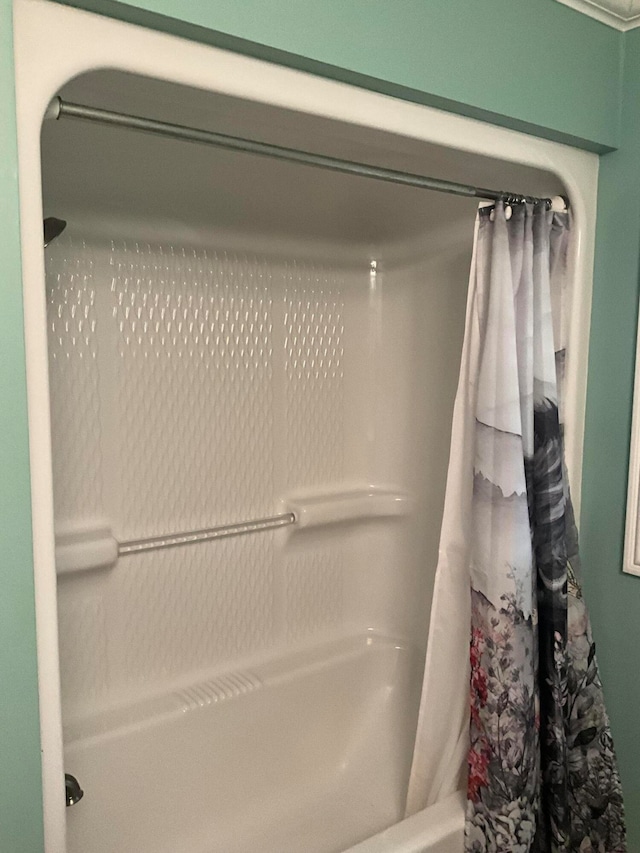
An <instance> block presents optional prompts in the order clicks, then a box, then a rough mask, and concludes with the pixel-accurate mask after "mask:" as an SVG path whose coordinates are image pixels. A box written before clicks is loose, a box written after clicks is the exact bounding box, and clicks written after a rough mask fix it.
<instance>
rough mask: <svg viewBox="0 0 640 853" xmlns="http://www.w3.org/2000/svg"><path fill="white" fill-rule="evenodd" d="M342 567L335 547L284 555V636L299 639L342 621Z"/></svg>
mask: <svg viewBox="0 0 640 853" xmlns="http://www.w3.org/2000/svg"><path fill="white" fill-rule="evenodd" d="M344 570H345V567H344V560H343V556H342V554H341V553H340V551H339V549H337V548H333V549H331V550H329V549H326V548H324V549H322V550H320V551H317V552H315V553H309V554H301V555H299V556H296V557H290V558H288V559H287V561H286V563H285V568H284V578H285V583H284V587H285V597H286V624H287V637H288V639H290V640H300V639H303V638H306V637H310V636H312V635H313V634H316V633H320V632H324V631H328V630H330V629H332V628H338V627H340V626H341V625H342V623H343V618H344Z"/></svg>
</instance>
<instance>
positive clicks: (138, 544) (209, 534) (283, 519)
mask: <svg viewBox="0 0 640 853" xmlns="http://www.w3.org/2000/svg"><path fill="white" fill-rule="evenodd" d="M295 522H296V517H295V515H294V513H292V512H285V513H282V514H281V515H270V516H268V517H267V518H256V519H254V520H252V521H240V522H238V523H236V524H222V525H219V526H218V527H206V528H205V529H204V530H189V531H187V532H186V533H171V534H169V535H168V536H150V537H149V538H148V539H130V540H129V541H127V542H119V543H118V556H119V557H125V556H126V555H127V554H141V553H142V552H143V551H159V550H161V549H162V548H174V547H175V546H177V545H193V544H194V543H196V542H209V541H210V540H212V539H223V538H224V537H225V536H240V535H242V534H244V533H257V532H258V531H260V530H272V529H273V528H275V527H286V526H287V525H289V524H295Z"/></svg>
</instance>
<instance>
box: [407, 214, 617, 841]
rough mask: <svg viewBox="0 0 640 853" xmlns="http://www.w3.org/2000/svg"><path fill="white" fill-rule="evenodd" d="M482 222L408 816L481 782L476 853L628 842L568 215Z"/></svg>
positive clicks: (475, 807)
mask: <svg viewBox="0 0 640 853" xmlns="http://www.w3.org/2000/svg"><path fill="white" fill-rule="evenodd" d="M509 212H510V214H511V215H510V217H509V218H507V211H506V210H505V205H504V204H503V203H502V202H498V203H497V204H496V205H495V208H481V209H480V211H479V213H478V217H477V221H476V232H475V241H474V254H473V261H472V270H471V278H470V287H469V297H468V304H467V324H466V333H465V342H464V348H463V355H462V365H461V372H460V381H459V386H458V394H457V398H456V405H455V411H454V422H453V429H452V442H451V458H450V463H449V475H448V480H447V494H446V499H445V509H444V517H443V525H442V533H441V540H440V553H439V560H438V568H437V574H436V585H435V593H434V599H433V605H432V611H431V624H430V633H429V645H428V650H427V660H426V667H425V679H424V684H423V695H422V703H421V708H420V717H419V722H418V732H417V738H416V749H415V755H414V762H413V769H412V774H411V780H410V786H409V795H408V804H407V812H408V813H410V814H411V813H413V812H415V811H418V810H420V809H421V808H424V807H425V806H427V805H430V804H432V803H434V802H437V801H438V800H440V799H442V798H443V797H444V796H446V795H448V794H450V793H453V791H455V790H457V789H459V788H460V787H461V785H464V784H465V779H466V786H467V815H466V827H465V850H466V851H467V853H483V851H487V853H507V851H508V853H529V851H533V853H557V851H558V852H559V851H579V853H589V851H594V853H595V851H597V853H623V851H625V850H626V846H625V829H624V816H623V804H622V793H621V788H620V780H619V776H618V771H617V766H616V761H615V755H614V751H613V744H612V741H611V735H610V730H609V722H608V718H607V714H606V710H605V707H604V700H603V694H602V686H601V683H600V678H599V675H598V668H597V662H596V657H595V646H594V643H593V639H592V636H591V628H590V625H589V618H588V614H587V610H586V606H585V602H584V598H583V595H582V589H581V585H580V580H579V576H580V572H579V559H578V539H577V531H576V527H575V523H574V519H573V510H572V506H571V497H570V494H569V488H568V480H567V476H566V471H565V469H564V462H563V435H562V426H561V416H562V400H561V390H562V383H563V368H564V356H565V350H564V342H563V334H562V328H563V324H562V316H561V315H562V302H563V297H564V294H565V292H566V290H567V244H568V239H569V223H568V214H557V213H553V212H552V211H547V210H546V207H545V205H536V206H535V207H534V206H532V205H528V204H527V205H525V204H519V205H516V206H514V207H513V208H512V209H509Z"/></svg>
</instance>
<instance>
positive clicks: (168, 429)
mask: <svg viewBox="0 0 640 853" xmlns="http://www.w3.org/2000/svg"><path fill="white" fill-rule="evenodd" d="M111 264H112V268H113V280H112V293H113V299H114V308H113V311H114V318H115V321H116V324H117V329H118V356H119V358H118V366H117V378H116V383H117V389H118V394H117V405H118V427H119V431H120V436H121V441H120V443H119V451H120V456H119V460H118V462H119V465H118V469H119V478H120V485H119V492H120V494H121V513H120V517H119V519H118V533H119V536H120V538H124V539H128V538H137V537H145V536H153V535H160V534H162V533H166V532H172V531H179V530H192V529H196V528H200V527H207V526H210V525H212V524H224V523H227V522H233V521H240V520H244V519H245V518H253V517H260V516H261V515H264V514H265V510H266V509H268V508H269V507H271V506H272V504H273V499H274V495H273V487H272V481H273V474H272V460H273V405H272V383H271V375H272V340H271V338H272V317H271V295H270V290H269V278H270V276H269V273H268V271H267V269H266V268H265V266H264V264H261V263H260V262H258V261H255V260H251V261H250V260H248V259H246V258H238V257H235V256H227V255H226V254H225V253H222V254H221V255H216V254H212V255H208V254H207V253H205V252H201V253H197V252H187V251H185V250H178V249H174V248H172V247H169V248H165V247H161V248H157V249H154V248H152V247H149V246H139V245H137V244H136V245H135V246H133V247H127V246H114V248H113V250H112V253H111Z"/></svg>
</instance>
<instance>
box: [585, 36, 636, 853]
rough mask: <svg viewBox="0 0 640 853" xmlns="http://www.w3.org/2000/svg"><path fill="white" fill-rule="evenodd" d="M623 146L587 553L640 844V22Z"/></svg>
mask: <svg viewBox="0 0 640 853" xmlns="http://www.w3.org/2000/svg"><path fill="white" fill-rule="evenodd" d="M624 44H625V75H624V86H623V109H622V125H621V136H620V148H619V150H618V151H616V152H613V153H611V154H607V155H606V156H604V157H603V158H602V160H601V164H600V169H601V171H600V183H599V199H598V228H597V243H596V263H595V278H594V293H593V311H592V323H591V344H590V357H589V386H588V400H587V422H586V435H585V451H584V481H583V493H582V522H581V532H582V554H583V561H584V565H585V586H586V594H587V598H588V601H589V605H590V608H591V615H592V620H593V625H594V632H595V639H596V643H597V647H598V658H599V661H600V667H601V671H602V676H603V680H604V686H605V690H606V696H607V703H608V708H609V712H610V715H611V718H612V727H613V733H614V737H615V740H616V747H617V751H618V758H619V761H620V768H621V772H622V781H623V787H624V793H625V801H626V807H627V818H628V825H629V836H630V837H629V853H635V851H638V850H640V736H639V734H638V710H639V709H640V676H639V675H638V664H637V658H636V655H637V651H638V647H639V646H640V628H639V626H640V578H637V577H633V576H630V575H624V574H622V572H621V566H622V548H623V537H624V523H625V504H626V485H627V464H628V457H629V434H630V428H631V407H632V396H633V374H634V360H635V342H636V324H637V315H638V259H639V257H640V30H634V31H632V32H630V33H628V34H626V36H625V37H624Z"/></svg>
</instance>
